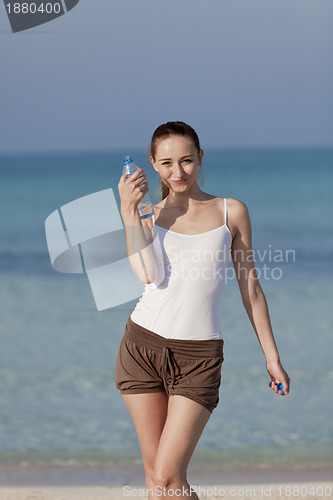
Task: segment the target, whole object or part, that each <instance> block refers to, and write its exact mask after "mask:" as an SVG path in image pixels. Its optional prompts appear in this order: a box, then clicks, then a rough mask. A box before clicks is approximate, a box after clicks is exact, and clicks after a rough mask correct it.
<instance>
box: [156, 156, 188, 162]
mask: <svg viewBox="0 0 333 500" xmlns="http://www.w3.org/2000/svg"><path fill="white" fill-rule="evenodd" d="M189 156H194V155H185V156H182V157H181V160H183V158H188V157H189ZM166 160H172V158H161V159H160V160H158V161H166Z"/></svg>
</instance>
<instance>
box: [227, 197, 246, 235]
mask: <svg viewBox="0 0 333 500" xmlns="http://www.w3.org/2000/svg"><path fill="white" fill-rule="evenodd" d="M227 207H228V208H227V209H228V225H229V228H230V231H231V233H232V236H233V238H234V237H235V236H236V234H237V233H238V232H239V231H241V232H242V231H243V230H244V229H246V227H250V215H249V211H248V208H247V206H246V205H245V203H243V202H242V201H240V200H237V199H236V198H227Z"/></svg>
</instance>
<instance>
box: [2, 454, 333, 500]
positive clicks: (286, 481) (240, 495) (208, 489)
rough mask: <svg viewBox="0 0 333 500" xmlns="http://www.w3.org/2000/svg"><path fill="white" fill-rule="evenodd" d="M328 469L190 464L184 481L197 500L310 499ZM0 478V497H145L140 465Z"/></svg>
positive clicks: (329, 489)
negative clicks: (186, 480) (195, 494)
mask: <svg viewBox="0 0 333 500" xmlns="http://www.w3.org/2000/svg"><path fill="white" fill-rule="evenodd" d="M332 471H333V464H332V463H307V464H304V463H303V464H274V465H273V464H222V465H221V464H216V465H206V464H199V463H196V464H193V465H192V466H190V468H189V475H188V479H189V483H190V485H191V487H192V488H193V490H194V491H196V493H197V494H198V496H199V498H200V499H206V500H212V499H214V498H226V497H229V498H230V497H232V498H235V499H245V498H253V499H256V500H261V499H264V498H265V499H266V498H270V499H272V500H277V499H288V498H303V499H309V500H310V499H311V500H314V499H319V498H332V497H333V474H332ZM0 476H1V482H0V484H1V488H0V500H121V499H124V498H147V496H146V488H145V485H144V483H143V477H144V475H143V468H142V466H140V465H127V466H124V465H122V466H112V467H99V468H93V467H90V468H84V467H71V466H68V467H41V466H39V467H37V466H24V465H21V466H19V465H2V466H1V467H0ZM157 491H158V492H161V490H157ZM178 496H179V495H178ZM185 498H186V492H185Z"/></svg>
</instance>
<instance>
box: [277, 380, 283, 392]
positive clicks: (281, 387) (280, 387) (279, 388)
mask: <svg viewBox="0 0 333 500" xmlns="http://www.w3.org/2000/svg"><path fill="white" fill-rule="evenodd" d="M277 390H278V391H283V385H282V384H281V382H279V383H278V385H277Z"/></svg>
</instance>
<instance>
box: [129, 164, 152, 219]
mask: <svg viewBox="0 0 333 500" xmlns="http://www.w3.org/2000/svg"><path fill="white" fill-rule="evenodd" d="M123 165H124V166H123V175H126V178H127V177H130V176H131V175H132V174H134V172H136V171H137V170H139V167H138V166H137V165H135V163H133V160H132V158H131V157H130V156H124V157H123ZM138 211H139V215H140V219H148V218H149V217H152V216H153V215H154V208H153V204H152V202H151V199H150V197H149V194H148V193H147V194H145V195H144V197H143V198H142V200H141V201H140V203H139V204H138Z"/></svg>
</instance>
